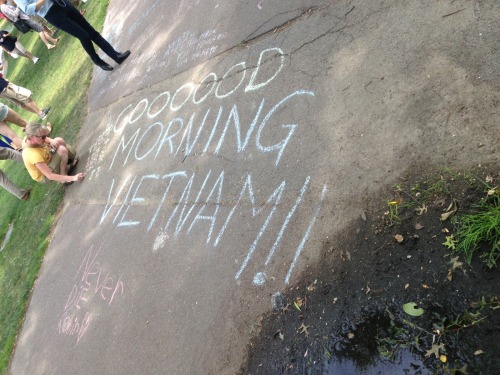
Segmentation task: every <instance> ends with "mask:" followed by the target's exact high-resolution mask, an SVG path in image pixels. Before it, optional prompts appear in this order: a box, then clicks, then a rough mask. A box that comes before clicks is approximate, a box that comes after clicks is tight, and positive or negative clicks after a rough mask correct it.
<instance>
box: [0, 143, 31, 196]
mask: <svg viewBox="0 0 500 375" xmlns="http://www.w3.org/2000/svg"><path fill="white" fill-rule="evenodd" d="M6 159H12V160H14V161H17V162H19V163H22V162H23V158H22V155H21V153H20V152H17V151H14V150H11V149H9V148H4V147H0V160H6ZM0 186H1V187H3V188H4V189H5V190H7V191H8V192H9V193H11V194H12V195H15V196H16V197H17V198H19V199H23V200H26V199H28V197H29V194H30V191H29V190H22V189H19V188H18V187H17V185H16V184H15V183H13V182H12V181H11V180H10V179H9V178H8V177H7V175H6V174H5V173H4V171H2V170H1V169H0Z"/></svg>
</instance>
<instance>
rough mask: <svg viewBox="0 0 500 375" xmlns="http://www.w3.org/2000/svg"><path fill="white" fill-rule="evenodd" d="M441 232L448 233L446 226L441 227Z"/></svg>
mask: <svg viewBox="0 0 500 375" xmlns="http://www.w3.org/2000/svg"><path fill="white" fill-rule="evenodd" d="M441 232H443V233H450V231H449V230H448V228H443V229H441Z"/></svg>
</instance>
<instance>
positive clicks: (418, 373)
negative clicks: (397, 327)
mask: <svg viewBox="0 0 500 375" xmlns="http://www.w3.org/2000/svg"><path fill="white" fill-rule="evenodd" d="M323 374H324V375H352V374H358V375H379V374H380V375H392V374H407V375H431V374H432V372H431V371H429V370H427V369H426V367H425V365H424V363H423V362H422V360H421V359H420V358H419V357H417V356H415V355H414V354H413V353H412V352H411V351H410V350H409V349H404V350H401V351H398V352H397V353H396V358H394V359H386V358H375V359H374V361H373V363H371V364H370V365H367V366H363V368H360V366H359V364H358V363H356V362H355V361H353V360H350V359H336V358H332V359H331V360H330V361H329V363H325V371H324V372H323Z"/></svg>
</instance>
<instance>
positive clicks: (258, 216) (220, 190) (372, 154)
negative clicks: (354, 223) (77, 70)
mask: <svg viewBox="0 0 500 375" xmlns="http://www.w3.org/2000/svg"><path fill="white" fill-rule="evenodd" d="M499 15H500V12H499V5H498V2H497V1H495V0H490V1H484V2H481V3H480V4H479V3H471V2H469V1H465V0H457V1H454V2H449V3H444V2H439V3H436V2H434V1H430V0H429V1H417V0H415V1H409V2H404V4H402V2H398V1H382V0H380V1H371V2H368V3H367V2H366V1H334V2H332V1H326V0H324V1H320V0H302V1H298V0H287V1H285V0H275V1H270V0H255V1H245V2H243V1H236V2H220V1H217V0H205V1H202V0H191V1H190V0H182V1H160V0H146V1H144V2H135V3H129V2H124V1H122V0H113V1H112V2H111V3H110V5H109V8H108V16H107V19H106V24H105V30H104V35H105V36H106V37H107V38H108V39H109V40H110V41H111V42H112V44H113V45H114V46H116V47H117V49H118V50H125V49H131V50H132V55H131V57H130V58H129V59H128V60H127V61H126V62H125V63H124V64H123V65H121V66H120V67H118V68H116V69H115V70H114V71H113V72H111V73H110V72H104V71H102V70H98V69H96V70H95V72H94V79H93V82H92V85H91V88H90V92H89V112H88V118H87V122H86V123H85V124H84V126H83V128H82V130H81V134H80V143H79V145H78V148H79V153H80V155H81V161H80V169H79V170H82V171H83V169H85V172H86V173H87V178H86V180H85V181H84V182H83V183H82V184H78V185H76V184H75V185H73V186H71V187H70V188H68V190H67V191H68V193H67V194H66V197H65V206H64V210H63V213H62V215H61V217H60V220H59V222H58V224H57V227H56V228H55V232H54V238H53V239H52V242H51V245H50V247H49V249H48V251H47V253H46V257H45V260H44V264H43V266H42V269H41V273H40V277H39V279H38V281H37V285H36V287H35V288H34V292H33V297H32V299H31V302H30V306H29V309H28V312H27V316H26V321H25V323H24V326H23V329H22V332H21V333H20V335H19V338H18V344H17V347H16V351H15V354H14V357H13V361H12V364H11V369H10V371H11V373H12V374H16V375H17V374H51V375H52V374H61V375H67V374H72V375H79V374H82V375H83V374H87V373H89V372H91V373H92V374H186V375H187V374H190V375H191V374H234V373H236V372H238V370H239V368H240V366H241V364H242V363H243V360H244V356H245V349H246V345H247V344H248V341H249V339H250V337H251V333H252V327H254V325H255V322H256V321H257V318H258V316H259V315H261V314H263V313H265V312H266V311H269V310H270V309H271V308H272V299H273V295H276V293H279V292H280V291H283V290H284V289H285V288H288V287H289V286H291V285H293V283H294V282H296V281H297V280H298V279H299V278H300V273H301V272H302V271H303V270H304V269H305V268H306V267H308V265H312V264H314V263H315V262H316V261H317V259H318V258H319V255H320V253H321V251H322V244H323V242H324V241H325V240H326V239H327V238H328V237H330V238H331V237H332V236H335V235H336V234H337V233H338V232H339V231H341V230H342V229H343V228H344V227H345V226H346V225H347V224H348V223H349V222H350V221H351V220H352V219H354V218H356V217H359V215H360V214H361V213H362V212H363V210H364V209H365V208H366V204H367V203H366V202H368V200H369V198H370V197H371V196H373V195H374V194H377V193H379V192H380V190H381V189H382V188H384V187H385V186H390V185H392V184H394V182H395V181H397V179H398V177H400V176H401V175H403V174H404V173H405V172H406V171H408V170H409V169H411V168H412V166H414V165H416V164H420V165H421V164H428V165H429V166H430V165H435V164H441V165H446V166H448V167H450V168H453V167H463V166H465V167H466V166H470V165H475V164H477V163H486V162H494V161H495V160H497V161H498V157H499V153H498V147H497V146H498V145H497V143H498V138H496V139H495V137H494V136H492V134H495V132H496V133H498V123H499V115H498V103H499V102H500V101H499V94H498V92H499V91H498V89H499V82H500V80H499V72H498V61H499V60H500V59H499V57H500V56H499V51H498V46H497V43H498V40H499V39H500V38H499V37H500V35H499V33H500V32H499V29H498V26H497V25H496V24H495V22H496V21H497V20H498V16H499ZM495 129H496V130H495ZM75 243H76V245H75Z"/></svg>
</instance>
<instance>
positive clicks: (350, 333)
mask: <svg viewBox="0 0 500 375" xmlns="http://www.w3.org/2000/svg"><path fill="white" fill-rule="evenodd" d="M347 337H348V338H349V340H352V339H353V338H354V333H352V332H349V333H348V334H347Z"/></svg>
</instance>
